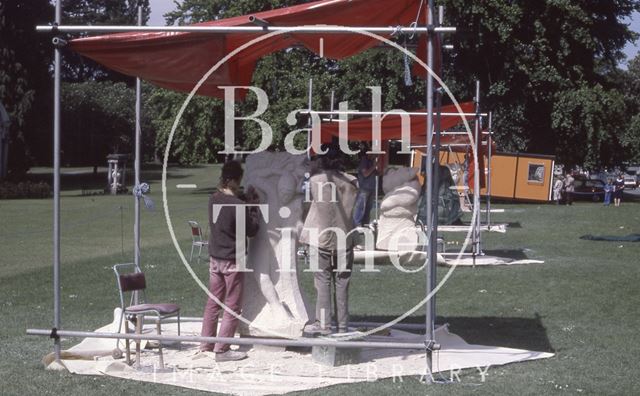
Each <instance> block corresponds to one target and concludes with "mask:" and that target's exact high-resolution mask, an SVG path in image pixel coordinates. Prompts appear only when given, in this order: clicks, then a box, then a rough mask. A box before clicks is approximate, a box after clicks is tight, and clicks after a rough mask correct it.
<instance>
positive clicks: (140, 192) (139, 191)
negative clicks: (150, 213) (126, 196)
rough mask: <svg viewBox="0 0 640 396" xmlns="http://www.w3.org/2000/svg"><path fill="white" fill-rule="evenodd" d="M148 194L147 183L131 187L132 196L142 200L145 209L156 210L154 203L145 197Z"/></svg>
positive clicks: (149, 188) (149, 189) (149, 190)
mask: <svg viewBox="0 0 640 396" xmlns="http://www.w3.org/2000/svg"><path fill="white" fill-rule="evenodd" d="M149 192H151V187H150V186H149V183H140V184H136V185H135V186H134V187H133V196H134V197H136V198H137V199H140V198H142V199H143V201H144V206H145V208H147V209H148V210H154V209H155V208H156V204H155V202H153V200H152V199H151V198H149V197H148V196H147V195H146V194H148V193H149Z"/></svg>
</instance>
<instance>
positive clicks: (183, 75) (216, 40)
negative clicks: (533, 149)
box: [70, 0, 422, 97]
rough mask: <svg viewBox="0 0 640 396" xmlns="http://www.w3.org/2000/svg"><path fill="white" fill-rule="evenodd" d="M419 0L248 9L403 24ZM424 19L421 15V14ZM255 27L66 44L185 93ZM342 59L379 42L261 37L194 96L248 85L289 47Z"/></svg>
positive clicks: (289, 17) (294, 20)
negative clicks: (263, 64) (264, 61)
mask: <svg viewBox="0 0 640 396" xmlns="http://www.w3.org/2000/svg"><path fill="white" fill-rule="evenodd" d="M419 4H420V1H419V0H394V1H388V0H322V1H316V2H312V3H306V4H301V5H297V6H293V7H287V8H280V9H276V10H271V11H265V12H259V13H256V14H252V15H253V16H255V17H258V18H260V19H263V20H266V21H268V22H269V23H270V24H271V25H273V26H303V25H320V24H322V25H341V26H354V27H358V26H360V27H363V26H383V27H386V26H399V25H401V26H408V25H409V24H410V23H411V22H414V21H415V20H416V17H417V16H418V8H419ZM421 19H422V18H421ZM198 26H227V27H228V26H254V25H253V24H251V23H250V22H249V16H248V15H245V16H239V17H235V18H228V19H222V20H218V21H211V22H204V23H201V24H198ZM260 35H261V34H258V33H227V34H207V33H192V32H189V33H182V32H181V33H176V32H154V33H146V32H135V33H134V32H132V33H118V34H110V35H103V36H96V37H87V38H81V39H76V40H72V41H71V42H70V45H71V48H72V49H73V50H74V51H77V52H79V53H80V54H82V55H84V56H86V57H88V58H91V59H93V60H95V61H96V62H98V63H101V64H103V65H104V66H106V67H108V68H110V69H113V70H116V71H118V72H120V73H123V74H126V75H130V76H136V77H140V78H141V79H143V80H147V81H149V82H152V83H154V84H156V85H158V86H161V87H163V88H168V89H172V90H176V91H182V92H190V91H191V90H192V89H193V88H194V86H195V84H196V83H197V82H198V81H199V80H200V79H201V78H202V77H203V75H204V74H205V73H206V72H207V71H208V70H209V69H210V68H211V67H212V66H213V65H215V64H216V63H217V62H218V61H220V60H221V59H222V58H223V57H225V56H226V55H227V54H229V53H230V52H232V51H233V50H235V49H237V48H239V47H240V46H241V45H243V44H245V43H247V42H249V41H250V40H252V39H254V38H256V37H259V36H260ZM321 37H322V38H323V42H324V45H323V52H324V56H327V57H329V58H333V59H342V58H345V57H348V56H351V55H354V54H357V53H360V52H362V51H364V50H366V49H368V48H371V47H373V46H375V45H377V44H378V43H379V42H378V40H376V39H374V38H371V37H368V36H364V35H360V34H320V33H318V34H308V33H305V34H300V33H293V32H292V33H286V34H281V35H277V36H274V37H272V38H270V39H267V40H264V41H261V42H260V43H258V44H256V45H252V46H250V47H249V48H247V49H245V50H243V51H242V52H241V53H239V54H237V55H236V56H235V57H233V58H232V59H230V60H229V61H228V62H226V63H225V64H224V65H223V66H222V67H221V68H220V69H219V70H218V71H217V72H216V73H214V74H213V75H212V76H211V77H210V78H209V79H208V80H207V81H206V82H205V83H204V84H203V85H202V87H201V88H200V90H199V91H198V94H200V95H205V96H217V97H223V95H224V92H223V91H222V90H220V89H219V88H218V86H221V85H223V86H224V85H249V84H250V82H251V77H252V75H253V71H254V69H255V66H256V62H257V61H258V59H260V58H261V57H262V56H264V55H266V54H270V53H273V52H275V51H279V50H282V49H285V48H288V47H291V46H294V45H300V44H301V45H303V46H305V47H306V48H308V49H309V50H311V51H314V52H315V53H319V52H320V48H319V47H320V44H319V40H320V38H321Z"/></svg>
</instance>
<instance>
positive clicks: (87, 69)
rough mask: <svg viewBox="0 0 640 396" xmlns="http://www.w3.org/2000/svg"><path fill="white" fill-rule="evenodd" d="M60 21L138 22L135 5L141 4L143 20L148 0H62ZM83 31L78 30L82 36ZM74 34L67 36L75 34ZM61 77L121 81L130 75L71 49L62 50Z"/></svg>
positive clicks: (145, 17) (127, 81)
mask: <svg viewBox="0 0 640 396" xmlns="http://www.w3.org/2000/svg"><path fill="white" fill-rule="evenodd" d="M62 6H63V8H62V11H63V17H62V19H63V22H64V24H68V25H132V26H133V25H137V24H138V6H141V7H142V24H143V25H144V24H146V22H147V21H148V20H149V14H150V8H149V0H65V1H64V2H63V3H62ZM84 35H86V34H81V36H84ZM77 37H78V36H77V35H76V34H74V35H68V38H69V39H71V38H77ZM62 75H63V78H64V80H66V81H74V82H83V81H86V80H87V79H91V80H100V81H104V80H111V81H116V82H119V81H123V82H126V83H129V84H131V81H132V79H131V78H130V77H126V76H124V75H122V74H120V73H117V72H114V71H112V70H109V69H106V68H104V67H102V66H100V65H99V64H97V63H95V62H94V61H92V60H90V59H88V58H84V57H81V56H80V55H78V54H76V53H75V52H72V51H65V59H64V63H63V73H62Z"/></svg>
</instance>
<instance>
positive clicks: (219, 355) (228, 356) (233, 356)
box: [216, 349, 247, 362]
mask: <svg viewBox="0 0 640 396" xmlns="http://www.w3.org/2000/svg"><path fill="white" fill-rule="evenodd" d="M246 358H247V354H246V353H244V352H240V351H232V350H231V349H229V350H228V351H226V352H216V362H231V361H235V360H242V359H246Z"/></svg>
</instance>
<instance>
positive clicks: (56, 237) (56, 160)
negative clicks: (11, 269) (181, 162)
mask: <svg viewBox="0 0 640 396" xmlns="http://www.w3.org/2000/svg"><path fill="white" fill-rule="evenodd" d="M61 2H62V0H57V1H56V14H55V23H56V25H60V23H61V19H62V4H60V3H61ZM54 54H55V60H54V62H55V63H54V69H53V327H54V328H55V329H59V328H60V69H61V62H62V59H61V53H60V49H59V48H58V47H56V48H55V53H54ZM53 352H54V356H55V360H56V362H60V338H57V337H56V338H54V341H53Z"/></svg>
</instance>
